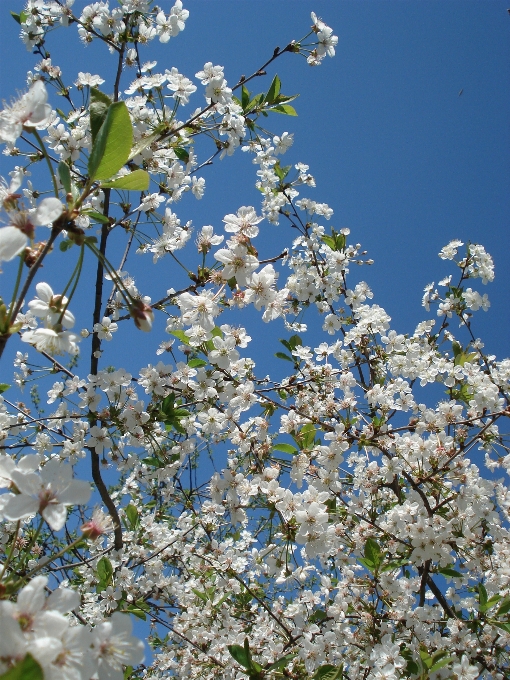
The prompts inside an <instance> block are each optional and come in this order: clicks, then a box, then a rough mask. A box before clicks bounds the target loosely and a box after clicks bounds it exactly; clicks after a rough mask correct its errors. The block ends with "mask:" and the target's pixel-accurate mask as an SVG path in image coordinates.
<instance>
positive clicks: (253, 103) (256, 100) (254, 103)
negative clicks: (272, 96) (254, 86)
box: [246, 92, 265, 111]
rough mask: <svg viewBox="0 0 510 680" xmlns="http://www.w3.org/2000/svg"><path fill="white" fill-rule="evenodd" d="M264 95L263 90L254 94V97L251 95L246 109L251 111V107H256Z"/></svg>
mask: <svg viewBox="0 0 510 680" xmlns="http://www.w3.org/2000/svg"><path fill="white" fill-rule="evenodd" d="M264 97H265V95H264V93H263V92H262V93H261V94H257V95H255V97H253V99H252V100H251V102H250V103H249V104H248V106H247V107H246V111H251V110H252V109H256V108H257V107H258V106H260V105H261V104H262V102H263V101H264Z"/></svg>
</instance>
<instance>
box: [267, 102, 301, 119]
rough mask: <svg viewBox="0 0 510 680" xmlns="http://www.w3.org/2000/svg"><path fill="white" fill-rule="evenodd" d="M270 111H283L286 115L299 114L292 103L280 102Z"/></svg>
mask: <svg viewBox="0 0 510 680" xmlns="http://www.w3.org/2000/svg"><path fill="white" fill-rule="evenodd" d="M269 111H275V112H276V113H283V114H284V115H286V116H297V111H296V109H295V108H294V107H293V106H291V105H290V104H278V105H277V106H272V107H271V108H270V109H269Z"/></svg>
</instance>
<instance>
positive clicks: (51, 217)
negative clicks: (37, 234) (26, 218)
mask: <svg viewBox="0 0 510 680" xmlns="http://www.w3.org/2000/svg"><path fill="white" fill-rule="evenodd" d="M63 212H64V206H63V204H62V202H61V201H59V199H58V198H54V197H52V196H50V198H45V199H43V200H42V201H41V202H40V203H39V205H38V206H37V210H36V211H35V215H34V222H35V223H36V224H41V225H43V226H48V225H50V224H51V223H52V222H54V221H55V220H56V219H57V218H58V217H60V215H62V213H63Z"/></svg>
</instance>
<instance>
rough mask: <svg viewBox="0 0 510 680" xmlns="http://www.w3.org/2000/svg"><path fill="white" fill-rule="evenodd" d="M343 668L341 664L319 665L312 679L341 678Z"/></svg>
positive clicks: (329, 679)
mask: <svg viewBox="0 0 510 680" xmlns="http://www.w3.org/2000/svg"><path fill="white" fill-rule="evenodd" d="M342 671H343V668H342V666H332V665H331V664H329V663H327V664H325V665H324V666H320V667H319V668H318V669H317V670H316V671H315V674H314V676H313V680H341V678H342V675H343V673H342Z"/></svg>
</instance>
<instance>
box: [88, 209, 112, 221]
mask: <svg viewBox="0 0 510 680" xmlns="http://www.w3.org/2000/svg"><path fill="white" fill-rule="evenodd" d="M83 214H84V215H87V217H89V218H90V219H91V220H94V222H100V223H101V224H110V219H109V218H108V217H106V215H103V214H102V213H100V212H97V210H84V211H83Z"/></svg>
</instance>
